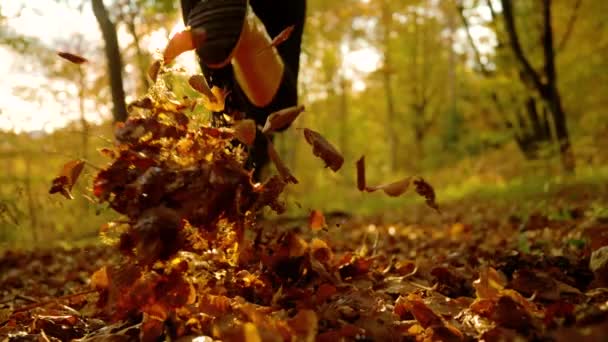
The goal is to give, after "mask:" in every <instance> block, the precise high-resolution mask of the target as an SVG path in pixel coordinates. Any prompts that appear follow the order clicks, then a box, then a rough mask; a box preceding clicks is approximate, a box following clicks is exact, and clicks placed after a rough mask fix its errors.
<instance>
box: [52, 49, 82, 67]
mask: <svg viewBox="0 0 608 342" xmlns="http://www.w3.org/2000/svg"><path fill="white" fill-rule="evenodd" d="M57 55H58V56H59V57H61V58H63V59H66V60H68V61H70V62H72V63H74V64H83V63H87V62H88V61H89V60H88V59H86V58H84V57H82V56H78V55H75V54H73V53H70V52H63V51H58V52H57Z"/></svg>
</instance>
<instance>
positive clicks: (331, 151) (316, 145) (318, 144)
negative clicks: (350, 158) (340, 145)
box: [304, 128, 344, 172]
mask: <svg viewBox="0 0 608 342" xmlns="http://www.w3.org/2000/svg"><path fill="white" fill-rule="evenodd" d="M304 138H306V141H307V142H308V143H309V144H310V145H311V146H312V153H313V154H314V155H315V156H317V157H319V158H321V159H323V161H324V162H325V166H326V167H329V168H330V169H332V170H333V171H334V172H336V171H338V170H340V168H341V167H342V164H344V157H342V154H340V152H338V150H336V148H335V147H334V146H333V145H332V144H330V143H329V141H327V140H326V139H325V138H323V136H322V135H321V134H319V133H317V132H315V131H313V130H311V129H308V128H304Z"/></svg>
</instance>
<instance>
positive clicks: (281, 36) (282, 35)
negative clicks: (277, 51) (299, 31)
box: [258, 25, 296, 54]
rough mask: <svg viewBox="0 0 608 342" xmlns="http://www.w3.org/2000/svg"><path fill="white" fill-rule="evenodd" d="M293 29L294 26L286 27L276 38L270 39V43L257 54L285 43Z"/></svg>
mask: <svg viewBox="0 0 608 342" xmlns="http://www.w3.org/2000/svg"><path fill="white" fill-rule="evenodd" d="M295 27H296V26H295V25H291V26H287V27H286V28H285V29H283V31H281V32H279V34H277V36H276V37H274V38H273V39H272V42H271V43H270V44H269V45H268V46H267V47H265V48H263V49H261V50H260V51H258V54H260V53H262V52H264V51H265V50H267V49H271V48H273V47H277V46H279V45H280V44H281V43H283V42H285V41H286V40H287V39H289V37H290V36H291V33H292V32H293V30H294V28H295Z"/></svg>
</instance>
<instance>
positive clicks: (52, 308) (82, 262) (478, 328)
mask: <svg viewBox="0 0 608 342" xmlns="http://www.w3.org/2000/svg"><path fill="white" fill-rule="evenodd" d="M439 200H440V199H439ZM607 203H608V185H597V184H577V185H568V186H562V187H559V188H554V189H553V190H552V191H549V192H545V193H538V194H527V195H526V196H520V197H518V198H517V197H515V198H510V199H508V200H504V199H503V200H501V199H499V198H487V197H485V198H483V197H475V196H469V197H468V198H464V199H461V200H458V201H453V202H450V203H441V202H440V203H439V204H440V208H441V212H440V213H436V212H435V211H433V210H432V209H429V208H428V207H425V206H422V205H420V206H411V207H407V208H403V209H402V210H400V211H392V212H385V213H383V214H382V215H377V216H374V217H357V216H352V215H350V214H349V213H337V214H333V215H332V214H326V215H325V219H326V220H327V226H326V228H324V229H320V230H316V231H315V230H311V229H310V227H309V224H310V223H309V222H308V220H307V218H304V219H297V218H293V219H289V218H278V219H267V220H265V221H264V222H263V223H262V224H263V225H264V226H265V227H266V228H265V229H266V231H269V232H271V233H270V236H274V237H276V239H274V240H272V241H274V242H273V243H275V244H276V245H277V246H279V247H278V248H277V249H275V250H274V252H275V253H274V254H273V253H269V254H267V255H263V256H261V257H260V259H259V260H257V259H255V258H254V259H255V260H254V263H250V264H249V265H251V264H256V266H255V267H252V266H249V267H248V268H245V267H242V266H238V265H237V266H234V265H224V266H223V267H216V268H215V275H214V276H213V277H211V279H210V278H209V277H203V276H200V273H196V272H193V273H190V274H189V276H190V279H195V280H193V281H192V283H191V285H190V286H189V287H188V290H187V291H185V292H186V294H183V293H181V292H184V290H183V289H182V288H181V287H179V286H178V287H175V286H173V287H171V286H169V287H167V284H165V283H163V282H162V281H159V282H156V283H155V286H156V288H155V291H157V292H156V293H157V294H158V291H159V290H160V289H164V290H165V292H164V293H163V295H166V296H173V297H174V298H179V297H180V296H183V295H185V296H186V297H188V300H187V304H186V305H183V306H180V307H179V308H178V309H175V310H165V309H158V308H157V309H153V310H143V311H144V312H146V314H143V315H142V314H133V315H129V314H119V315H111V314H108V310H107V309H108V305H110V306H112V305H114V307H113V309H114V310H116V307H120V306H121V303H120V302H112V298H110V299H109V300H108V298H105V300H103V299H100V296H108V294H107V293H105V294H101V295H100V291H99V290H98V289H95V288H93V286H92V285H91V279H92V274H93V273H94V272H96V271H97V273H95V274H96V276H93V277H99V274H100V272H99V271H98V270H100V269H103V266H104V265H109V264H112V263H116V262H118V261H117V260H118V258H119V255H120V254H119V253H118V252H117V251H115V250H114V249H113V248H110V247H108V246H106V245H102V244H101V243H100V244H99V245H95V246H90V247H79V248H53V249H37V250H34V251H17V250H13V251H5V252H4V254H3V255H2V256H1V257H0V340H3V341H4V340H10V341H12V340H15V341H27V340H31V341H58V340H61V341H67V340H74V339H83V340H95V341H97V340H112V341H123V340H125V341H127V340H158V339H159V337H160V338H163V337H164V338H165V339H171V340H179V341H191V340H194V338H196V337H197V336H198V337H199V339H197V341H211V340H212V338H213V339H222V340H234V341H239V340H245V341H275V340H279V341H280V340H290V339H291V340H293V338H295V340H302V341H313V340H317V341H332V340H333V341H338V340H341V339H342V340H355V339H360V340H370V341H390V340H412V341H413V340H428V341H473V340H481V339H483V340H486V341H499V340H500V341H513V340H518V339H519V340H522V339H523V340H537V341H540V340H542V341H572V340H574V339H579V340H581V341H605V338H606V336H607V332H608V277H607V276H606V275H607V274H608V257H607V255H608V251H606V249H607V248H608V247H607V246H608V206H607ZM279 237H280V238H279ZM280 246H284V247H286V248H285V249H281V247H280ZM250 253H251V252H250ZM180 258H181V259H180V260H181V262H183V261H184V260H187V262H188V263H190V264H197V265H199V264H200V265H199V266H198V270H199V271H198V272H201V271H200V269H201V268H205V267H204V266H201V265H203V264H205V263H208V262H211V261H209V260H202V259H197V258H198V256H195V255H186V254H184V255H181V256H180ZM252 258H253V257H252ZM591 259H593V260H591ZM174 262H176V261H174ZM590 264H591V265H590ZM191 268H194V267H191ZM592 268H593V269H592ZM265 269H272V270H273V274H274V275H269V274H268V273H266V272H265ZM594 271H595V272H594ZM106 281H107V280H106ZM114 281H117V280H114ZM99 282H100V280H99V279H97V280H95V279H94V280H93V283H97V284H99ZM102 282H103V281H102ZM163 284H164V285H163ZM163 286H164V287H163ZM128 290H129V291H133V292H136V291H137V290H138V288H137V284H135V285H133V286H128ZM146 290H148V289H144V292H145V291H146ZM109 296H110V297H112V294H111V293H110V294H109ZM132 296H136V295H132ZM193 296H194V297H196V299H194V298H192V297H193ZM114 300H117V299H114ZM133 300H134V299H133ZM140 300H141V298H140ZM144 302H145V303H143V304H141V305H143V306H146V305H147V306H150V305H151V306H154V305H156V306H157V307H163V305H165V307H166V306H167V305H168V304H167V302H166V301H164V300H160V299H158V298H157V299H150V298H148V299H146V300H144ZM108 303H109V304H108ZM180 305H181V304H180ZM176 306H177V305H176ZM151 312H158V315H154V314H151ZM164 312H169V313H168V314H166V315H164V314H163V313H164ZM201 336H210V337H205V338H201Z"/></svg>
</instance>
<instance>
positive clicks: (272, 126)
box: [262, 105, 304, 133]
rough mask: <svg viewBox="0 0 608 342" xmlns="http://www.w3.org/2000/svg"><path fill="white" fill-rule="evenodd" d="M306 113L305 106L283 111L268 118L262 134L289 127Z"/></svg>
mask: <svg viewBox="0 0 608 342" xmlns="http://www.w3.org/2000/svg"><path fill="white" fill-rule="evenodd" d="M303 111H304V106H303V105H300V106H293V107H289V108H285V109H281V110H279V111H277V112H274V113H272V114H270V115H269V116H268V118H267V119H266V124H265V125H264V128H263V129H262V133H268V132H276V131H279V130H282V129H283V128H286V127H288V126H289V125H291V123H292V122H293V121H294V120H295V119H296V118H297V117H298V116H299V115H300V113H302V112H303Z"/></svg>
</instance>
